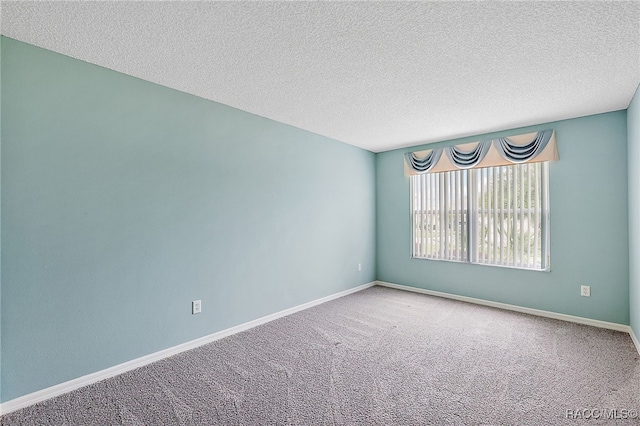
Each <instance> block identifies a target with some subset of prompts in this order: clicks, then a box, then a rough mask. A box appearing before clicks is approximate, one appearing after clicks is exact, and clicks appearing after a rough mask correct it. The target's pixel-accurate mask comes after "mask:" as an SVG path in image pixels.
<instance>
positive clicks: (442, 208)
mask: <svg viewBox="0 0 640 426" xmlns="http://www.w3.org/2000/svg"><path fill="white" fill-rule="evenodd" d="M411 194H412V198H411V199H412V216H413V226H412V228H413V239H412V241H413V243H412V244H413V247H412V253H413V256H414V257H420V258H426V259H439V260H450V261H460V262H472V263H479V264H488V265H501V266H509V267H517V268H524V269H536V270H548V269H549V238H548V225H547V222H548V215H549V209H548V206H549V204H548V163H547V162H538V163H525V164H514V165H510V166H495V167H485V168H481V169H470V170H456V171H446V172H440V173H427V174H420V175H414V176H412V177H411Z"/></svg>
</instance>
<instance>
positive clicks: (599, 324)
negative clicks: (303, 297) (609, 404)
mask: <svg viewBox="0 0 640 426" xmlns="http://www.w3.org/2000/svg"><path fill="white" fill-rule="evenodd" d="M376 285H379V286H382V287H389V288H395V289H398V290H406V291H412V292H414V293H421V294H428V295H430V296H437V297H444V298H447V299H453V300H459V301H462V302H468V303H475V304H476V305H484V306H490V307H492V308H499V309H505V310H507V311H514V312H521V313H524V314H530V315H536V316H539V317H545V318H553V319H558V320H562V321H568V322H574V323H577V324H584V325H591V326H593V327H599V328H606V329H609V330H616V331H622V332H625V333H631V327H629V326H628V325H624V324H618V323H615V322H607V321H600V320H594V319H591V318H584V317H577V316H573V315H567V314H559V313H557V312H551V311H543V310H541V309H533V308H525V307H523V306H518V305H509V304H508V303H501V302H493V301H491V300H485V299H476V298H475V297H467V296H458V295H457V294H451V293H443V292H440V291H434V290H425V289H423V288H418V287H410V286H406V285H401V284H393V283H388V282H384V281H376ZM636 341H637V340H636ZM634 343H635V342H634ZM636 347H638V345H637V343H636Z"/></svg>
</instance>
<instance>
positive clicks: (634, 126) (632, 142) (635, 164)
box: [627, 86, 640, 337]
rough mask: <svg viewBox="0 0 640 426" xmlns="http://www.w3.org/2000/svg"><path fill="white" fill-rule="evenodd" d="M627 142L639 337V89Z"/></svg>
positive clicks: (632, 293)
mask: <svg viewBox="0 0 640 426" xmlns="http://www.w3.org/2000/svg"><path fill="white" fill-rule="evenodd" d="M627 137H628V140H629V156H628V158H629V310H630V315H631V328H632V329H633V332H634V334H635V335H636V336H637V337H640V86H639V87H638V89H636V94H635V96H634V97H633V100H632V101H631V104H630V105H629V109H627Z"/></svg>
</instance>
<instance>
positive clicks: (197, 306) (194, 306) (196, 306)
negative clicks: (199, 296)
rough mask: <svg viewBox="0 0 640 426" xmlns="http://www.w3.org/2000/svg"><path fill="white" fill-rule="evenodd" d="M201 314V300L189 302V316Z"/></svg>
mask: <svg viewBox="0 0 640 426" xmlns="http://www.w3.org/2000/svg"><path fill="white" fill-rule="evenodd" d="M200 312H202V300H194V301H193V302H191V314H192V315H195V314H199V313H200Z"/></svg>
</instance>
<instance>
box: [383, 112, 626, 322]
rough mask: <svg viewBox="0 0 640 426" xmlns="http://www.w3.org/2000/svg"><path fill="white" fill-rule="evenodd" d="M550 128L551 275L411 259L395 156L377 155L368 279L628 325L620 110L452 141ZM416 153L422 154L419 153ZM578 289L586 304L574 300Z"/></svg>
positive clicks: (405, 197)
mask: <svg viewBox="0 0 640 426" xmlns="http://www.w3.org/2000/svg"><path fill="white" fill-rule="evenodd" d="M546 128H553V129H555V130H556V138H557V141H558V151H559V154H560V161H557V162H554V163H552V164H551V165H550V208H551V221H550V223H551V230H550V231H551V272H548V273H544V272H534V271H523V270H516V269H506V268H498V267H490V266H481V265H470V264H459V263H450V262H438V261H429V260H424V259H412V258H411V257H410V235H411V228H410V213H409V178H407V177H405V176H403V157H402V156H403V153H404V152H409V151H415V150H418V149H420V148H421V147H413V148H407V149H402V150H394V151H389V152H385V153H381V154H378V155H377V157H376V162H377V169H376V173H377V176H376V179H377V198H376V203H377V216H376V217H377V277H378V279H379V280H381V281H387V282H392V283H396V284H403V285H409V286H414V287H419V288H424V289H429V290H435V291H441V292H446V293H452V294H456V295H464V296H469V297H475V298H479V299H486V300H491V301H496V302H502V303H509V304H514V305H519V306H524V307H529V308H535V309H542V310H547V311H552V312H557V313H563V314H569V315H577V316H581V317H586V318H592V319H596V320H603V321H610V322H615V323H620V324H629V304H628V298H629V261H628V252H629V248H628V234H627V232H628V226H627V223H628V207H627V161H626V158H627V134H626V111H618V112H613V113H608V114H602V115H595V116H590V117H583V118H577V119H573V120H566V121H559V122H554V123H549V124H542V125H539V126H531V127H526V128H521V129H515V130H511V131H507V132H498V133H492V134H489V135H482V136H477V137H473V138H464V139H457V140H453V141H448V142H446V143H441V144H439V145H446V144H455V143H462V142H471V141H474V140H478V139H480V138H485V137H494V136H508V135H513V134H520V133H526V132H531V131H536V130H542V129H546ZM426 148H427V147H426V146H425V147H424V148H423V149H426ZM580 285H590V286H591V297H590V298H585V297H580Z"/></svg>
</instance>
